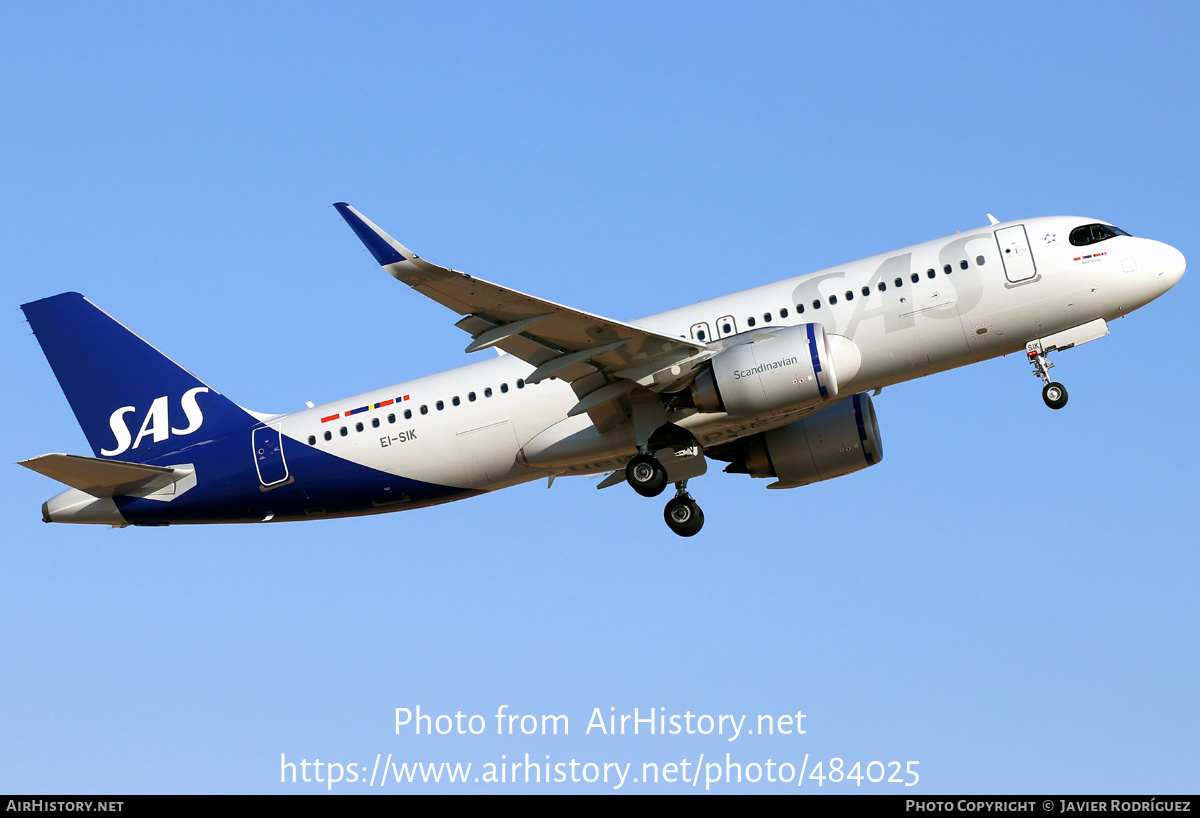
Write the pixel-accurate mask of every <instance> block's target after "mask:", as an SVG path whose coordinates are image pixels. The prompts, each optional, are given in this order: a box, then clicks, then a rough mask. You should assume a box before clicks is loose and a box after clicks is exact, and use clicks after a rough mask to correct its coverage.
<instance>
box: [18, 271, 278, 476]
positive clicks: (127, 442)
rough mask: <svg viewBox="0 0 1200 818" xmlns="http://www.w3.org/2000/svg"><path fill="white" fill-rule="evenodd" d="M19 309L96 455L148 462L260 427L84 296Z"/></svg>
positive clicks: (58, 298)
mask: <svg viewBox="0 0 1200 818" xmlns="http://www.w3.org/2000/svg"><path fill="white" fill-rule="evenodd" d="M21 309H22V310H23V311H24V313H25V318H26V320H28V321H29V325H30V326H31V327H33V334H34V335H35V336H37V340H38V343H39V344H41V346H42V352H44V353H45V355H46V360H47V361H49V362H50V368H51V369H53V370H54V376H55V377H56V378H58V383H59V386H61V387H62V390H63V393H64V394H65V395H66V396H67V401H68V402H69V403H70V404H71V409H72V410H73V411H74V412H75V418H76V419H77V420H78V421H79V425H80V426H82V427H83V433H84V434H85V435H86V436H87V439H88V443H89V444H91V447H92V452H93V453H94V454H95V455H96V456H97V457H120V458H121V459H122V460H125V461H130V462H135V463H146V462H149V461H152V460H156V459H159V458H161V457H164V456H167V455H170V454H172V453H174V452H177V451H179V450H180V449H184V448H187V447H190V446H194V445H197V444H200V443H207V442H209V441H211V440H214V439H216V438H218V437H222V436H224V435H226V434H228V433H230V432H234V431H238V430H240V429H247V428H249V427H250V426H252V425H253V424H254V423H255V420H254V418H253V417H252V416H251V415H250V414H249V413H247V412H246V410H244V409H242V408H241V407H239V406H238V405H237V404H235V403H233V402H232V401H230V400H229V399H228V398H226V397H225V396H224V395H222V394H220V393H219V392H217V391H216V390H215V389H213V388H211V387H210V386H208V385H207V384H205V383H204V382H203V381H201V380H200V379H199V378H197V377H196V376H195V375H193V374H192V373H190V372H188V371H187V370H186V369H184V368H183V367H181V366H180V365H179V364H177V363H175V362H174V361H172V360H171V359H170V358H168V357H167V356H166V355H163V354H162V353H161V352H159V351H158V350H157V349H155V348H154V347H152V346H150V345H149V344H148V343H146V342H145V341H143V340H142V339H141V338H139V337H138V336H137V335H135V334H133V333H132V332H130V331H129V330H128V329H127V328H126V327H125V326H123V325H122V324H121V323H119V322H118V321H116V320H115V319H113V318H112V317H111V316H110V315H108V313H106V312H104V311H103V310H101V309H100V308H98V307H97V306H96V305H95V304H93V303H92V302H90V301H88V300H87V299H86V298H84V297H83V296H82V295H80V294H79V293H63V294H61V295H55V296H51V297H50V298H43V299H42V300H40V301H33V302H30V303H29V304H22V305H21Z"/></svg>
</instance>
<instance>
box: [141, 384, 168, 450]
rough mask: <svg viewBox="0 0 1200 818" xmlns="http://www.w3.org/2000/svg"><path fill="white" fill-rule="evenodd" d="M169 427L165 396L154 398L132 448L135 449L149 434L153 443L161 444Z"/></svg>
mask: <svg viewBox="0 0 1200 818" xmlns="http://www.w3.org/2000/svg"><path fill="white" fill-rule="evenodd" d="M170 425H171V424H170V421H169V420H168V419H167V396H166V395H163V396H162V397H161V398H155V399H154V403H152V404H150V411H149V412H147V413H146V419H145V420H143V421H142V429H141V431H140V432H138V436H137V437H136V438H134V440H133V448H135V449H136V448H137V447H138V444H140V443H141V442H142V438H143V437H145V436H146V435H149V434H153V435H154V442H155V443H162V442H163V441H164V440H166V439H167V434H168V432H167V429H168V428H169V427H170Z"/></svg>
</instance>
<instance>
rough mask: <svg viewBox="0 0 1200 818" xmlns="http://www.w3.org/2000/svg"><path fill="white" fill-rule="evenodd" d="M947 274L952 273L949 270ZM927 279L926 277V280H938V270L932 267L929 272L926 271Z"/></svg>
mask: <svg viewBox="0 0 1200 818" xmlns="http://www.w3.org/2000/svg"><path fill="white" fill-rule="evenodd" d="M947 266H948V265H947ZM946 272H947V273H948V272H950V271H949V270H946ZM925 277H926V278H937V270H935V269H933V268H932V267H930V268H929V269H928V270H926V271H925Z"/></svg>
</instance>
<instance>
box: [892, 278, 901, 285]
mask: <svg viewBox="0 0 1200 818" xmlns="http://www.w3.org/2000/svg"><path fill="white" fill-rule="evenodd" d="M892 283H893V284H895V285H896V286H897V287H903V286H904V279H902V278H898V279H896V280H895V281H893V282H892Z"/></svg>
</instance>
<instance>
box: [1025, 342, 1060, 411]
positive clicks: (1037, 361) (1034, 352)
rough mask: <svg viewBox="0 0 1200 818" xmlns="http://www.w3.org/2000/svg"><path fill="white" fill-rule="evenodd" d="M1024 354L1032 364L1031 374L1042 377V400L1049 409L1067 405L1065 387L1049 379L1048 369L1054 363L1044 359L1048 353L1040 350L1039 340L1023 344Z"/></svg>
mask: <svg viewBox="0 0 1200 818" xmlns="http://www.w3.org/2000/svg"><path fill="white" fill-rule="evenodd" d="M1025 354H1026V355H1028V356H1029V362H1030V363H1031V364H1033V374H1034V375H1037V376H1038V377H1039V378H1041V379H1042V383H1043V384H1045V386H1043V387H1042V400H1044V401H1045V402H1046V405H1047V406H1049V407H1050V408H1051V409H1062V408H1063V407H1064V406H1066V405H1067V388H1066V387H1065V386H1063V385H1062V384H1061V383H1057V382H1055V381H1052V380H1050V369H1051V368H1052V367H1053V366H1054V364H1052V363H1050V362H1049V361H1047V360H1046V355H1047V354H1048V353H1046V352H1044V351H1043V350H1042V344H1041V342H1040V341H1030V342H1029V343H1028V344H1026V345H1025Z"/></svg>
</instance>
